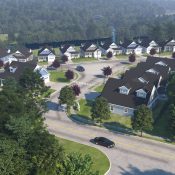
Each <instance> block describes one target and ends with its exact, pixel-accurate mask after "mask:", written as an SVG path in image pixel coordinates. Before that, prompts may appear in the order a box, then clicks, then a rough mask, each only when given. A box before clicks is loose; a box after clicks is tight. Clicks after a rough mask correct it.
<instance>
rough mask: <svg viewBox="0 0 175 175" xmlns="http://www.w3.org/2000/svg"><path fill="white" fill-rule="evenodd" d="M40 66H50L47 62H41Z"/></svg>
mask: <svg viewBox="0 0 175 175" xmlns="http://www.w3.org/2000/svg"><path fill="white" fill-rule="evenodd" d="M38 65H39V66H45V65H48V62H47V61H41V62H38Z"/></svg>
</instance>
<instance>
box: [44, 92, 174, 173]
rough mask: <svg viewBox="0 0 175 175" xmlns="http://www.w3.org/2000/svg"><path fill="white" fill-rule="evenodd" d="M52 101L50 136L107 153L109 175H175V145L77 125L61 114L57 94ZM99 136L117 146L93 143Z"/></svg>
mask: <svg viewBox="0 0 175 175" xmlns="http://www.w3.org/2000/svg"><path fill="white" fill-rule="evenodd" d="M51 101H52V103H50V104H49V108H50V109H51V110H49V112H48V113H47V114H45V118H46V121H45V123H46V124H47V126H48V130H49V131H50V133H52V134H54V135H56V136H58V137H61V138H65V139H68V140H72V141H75V142H78V143H82V144H86V145H90V146H94V147H96V148H98V149H100V150H101V151H103V152H104V153H105V154H106V155H107V156H108V158H109V160H110V162H111V169H110V172H109V173H108V174H109V175H153V174H154V175H173V174H175V156H174V152H175V146H172V145H169V144H164V143H160V142H156V141H150V140H147V139H142V138H139V137H135V136H130V135H125V134H122V133H114V132H112V131H108V130H105V129H101V128H97V127H93V126H88V125H83V124H79V123H76V122H74V121H72V120H71V119H69V118H68V117H67V116H66V114H65V113H64V112H58V111H57V94H55V96H53V97H52V100H51ZM97 136H104V137H107V138H109V139H111V140H113V141H114V142H115V144H116V147H115V148H113V149H108V148H103V147H101V146H96V145H94V144H92V143H90V141H89V140H90V139H92V138H94V137H97Z"/></svg>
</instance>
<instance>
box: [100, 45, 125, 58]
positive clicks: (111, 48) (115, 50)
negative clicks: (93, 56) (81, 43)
mask: <svg viewBox="0 0 175 175" xmlns="http://www.w3.org/2000/svg"><path fill="white" fill-rule="evenodd" d="M100 50H101V52H102V55H106V54H107V53H108V52H111V53H112V54H113V55H114V56H115V55H120V54H123V52H124V50H123V48H122V46H120V45H117V44H116V43H113V42H105V43H103V42H102V43H101V45H100Z"/></svg>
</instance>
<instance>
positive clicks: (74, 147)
mask: <svg viewBox="0 0 175 175" xmlns="http://www.w3.org/2000/svg"><path fill="white" fill-rule="evenodd" d="M58 140H59V143H61V144H62V145H63V147H64V149H65V152H66V153H71V152H78V153H81V154H82V155H85V154H88V155H90V156H91V158H92V161H93V165H92V170H94V172H95V171H99V173H100V175H104V174H105V173H106V171H107V170H108V169H109V166H110V163H109V160H108V158H107V156H106V155H105V154H103V153H102V152H101V151H99V150H97V149H96V148H93V147H90V146H86V145H83V144H79V143H76V142H72V141H69V140H65V139H61V138H58Z"/></svg>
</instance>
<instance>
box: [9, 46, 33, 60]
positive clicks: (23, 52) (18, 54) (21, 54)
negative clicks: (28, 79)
mask: <svg viewBox="0 0 175 175" xmlns="http://www.w3.org/2000/svg"><path fill="white" fill-rule="evenodd" d="M12 55H13V56H14V57H15V58H16V59H17V61H19V62H27V61H31V60H33V53H32V50H31V49H30V50H29V49H26V48H20V49H17V50H16V51H14V52H13V54H12Z"/></svg>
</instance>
